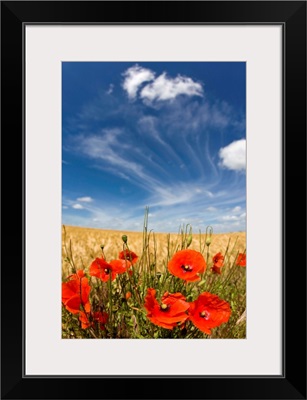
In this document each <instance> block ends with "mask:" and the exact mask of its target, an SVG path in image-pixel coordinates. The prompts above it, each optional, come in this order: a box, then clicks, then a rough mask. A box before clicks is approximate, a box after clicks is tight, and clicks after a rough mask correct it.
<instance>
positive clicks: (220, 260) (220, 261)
mask: <svg viewBox="0 0 307 400" xmlns="http://www.w3.org/2000/svg"><path fill="white" fill-rule="evenodd" d="M212 261H213V267H212V268H211V269H212V271H213V272H215V273H216V274H221V268H222V266H223V265H224V256H223V255H222V253H217V254H216V255H215V256H214V257H213V258H212Z"/></svg>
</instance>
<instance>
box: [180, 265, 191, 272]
mask: <svg viewBox="0 0 307 400" xmlns="http://www.w3.org/2000/svg"><path fill="white" fill-rule="evenodd" d="M181 268H182V269H183V270H184V271H185V272H190V271H192V269H193V267H192V266H191V265H181Z"/></svg>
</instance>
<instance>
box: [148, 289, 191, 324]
mask: <svg viewBox="0 0 307 400" xmlns="http://www.w3.org/2000/svg"><path fill="white" fill-rule="evenodd" d="M161 300H162V301H161V304H159V303H158V301H157V299H156V290H155V289H151V288H149V289H147V295H146V297H145V304H144V306H145V308H146V310H147V318H148V319H149V320H150V321H151V322H152V323H153V324H155V325H158V326H162V327H163V328H166V329H173V328H174V327H175V326H177V325H178V324H182V323H183V322H184V321H185V320H186V319H187V318H188V315H187V314H186V311H187V310H188V308H189V303H187V302H186V301H185V297H184V296H183V295H182V294H181V293H174V294H171V293H168V292H165V293H164V295H163V297H162V299H161Z"/></svg>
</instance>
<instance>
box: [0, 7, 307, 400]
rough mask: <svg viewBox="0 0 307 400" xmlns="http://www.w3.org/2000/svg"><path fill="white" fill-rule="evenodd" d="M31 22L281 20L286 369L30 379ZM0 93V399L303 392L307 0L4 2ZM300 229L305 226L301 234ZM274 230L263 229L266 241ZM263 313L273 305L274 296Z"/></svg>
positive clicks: (296, 395)
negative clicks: (27, 100) (26, 74)
mask: <svg viewBox="0 0 307 400" xmlns="http://www.w3.org/2000/svg"><path fill="white" fill-rule="evenodd" d="M29 23H33V24H35V23H39V24H51V23H55V24H59V23H61V24H71V23H74V24H93V23H100V24H115V23H116V24H157V23H158V24H159V23H160V24H183V25H185V24H186V25H189V24H196V23H198V24H199V23H200V24H244V25H249V24H280V25H282V26H283V33H284V43H283V51H284V65H283V67H284V68H283V77H284V82H283V109H284V118H283V173H282V175H283V193H282V196H283V221H282V222H283V265H282V268H283V286H284V290H283V315H284V319H283V322H284V325H283V349H282V353H283V374H282V375H281V376H214V377H212V376H208V377H206V376H198V377H179V376H161V377H140V376H127V377H99V376H97V377H87V378H86V377H83V378H82V379H81V378H79V377H78V376H75V377H73V376H70V377H66V376H62V377H61V376H58V377H50V376H41V377H31V376H28V377H27V376H24V372H23V366H24V361H25V360H24V323H25V320H24V290H25V289H24V276H25V268H26V265H25V214H24V210H25V159H24V154H25V153H24V148H25V134H24V106H25V104H24V79H23V63H24V42H23V32H24V27H25V25H26V24H29ZM1 99H2V104H1V159H2V162H1V166H2V173H1V178H2V179H1V193H2V196H1V211H2V212H1V220H2V222H1V227H2V229H1V232H2V240H1V250H2V251H1V261H2V262H1V398H3V399H96V398H110V399H141V398H143V399H162V398H164V399H306V235H305V233H306V2H305V1H260V2H259V1H195V2H194V1H189V2H188V1H165V2H158V1H149V2H145V1H136V2H130V1H123V2H118V1H75V2H74V1H2V2H1ZM272 151H273V150H272ZM275 151H278V150H276V149H275ZM16 166H17V168H16ZM21 203H22V204H21ZM29 223H30V222H29ZM16 227H18V231H19V235H18V239H19V238H20V233H21V237H22V241H20V240H18V239H17V229H16ZM301 227H303V228H304V229H303V233H302V232H299V231H301ZM20 231H21V232H20ZM267 234H268V233H267V232H264V240H265V235H267ZM46 256H48V244H46ZM260 290H261V289H260ZM38 301H40V299H38ZM266 312H269V299H268V310H267V311H266ZM168 361H171V360H168ZM102 362H103V360H102ZM191 362H193V360H191ZM204 362H205V360H204ZM263 362H264V363H265V360H263ZM187 368H188V366H187Z"/></svg>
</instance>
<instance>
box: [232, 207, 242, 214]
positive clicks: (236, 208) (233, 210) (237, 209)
mask: <svg viewBox="0 0 307 400" xmlns="http://www.w3.org/2000/svg"><path fill="white" fill-rule="evenodd" d="M240 211H241V207H240V206H236V207H234V208H233V209H232V212H234V213H237V212H240Z"/></svg>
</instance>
